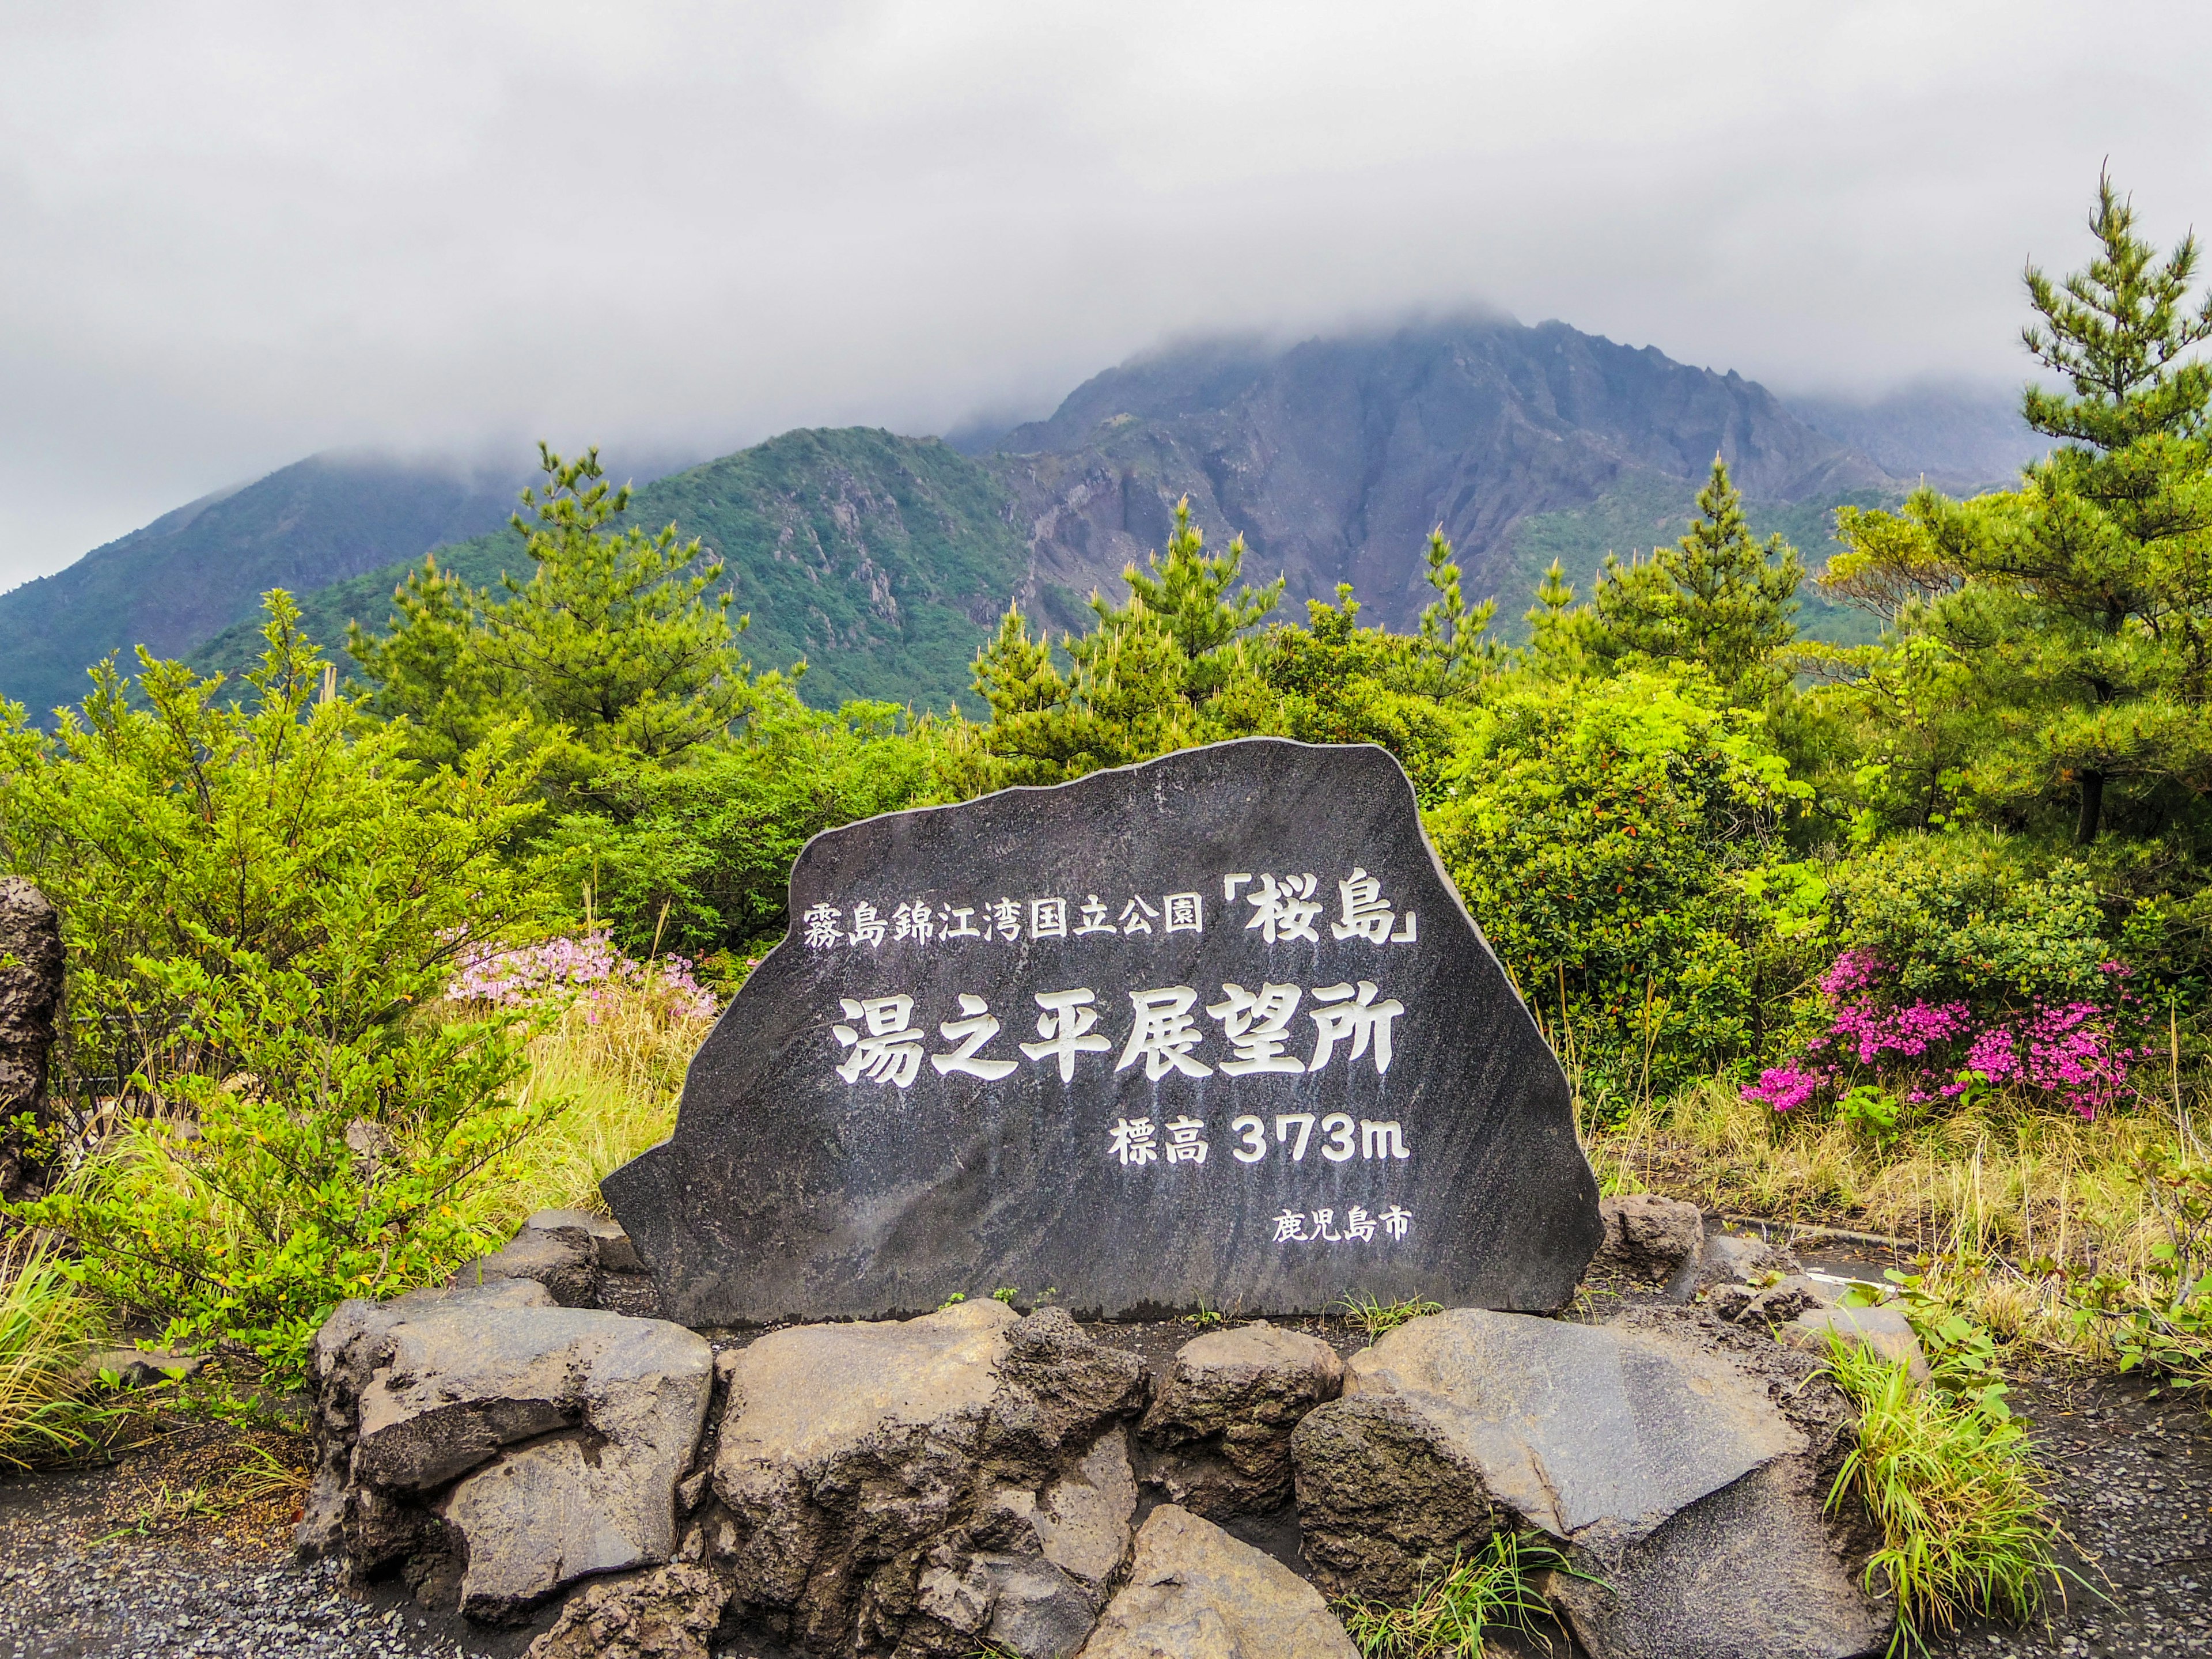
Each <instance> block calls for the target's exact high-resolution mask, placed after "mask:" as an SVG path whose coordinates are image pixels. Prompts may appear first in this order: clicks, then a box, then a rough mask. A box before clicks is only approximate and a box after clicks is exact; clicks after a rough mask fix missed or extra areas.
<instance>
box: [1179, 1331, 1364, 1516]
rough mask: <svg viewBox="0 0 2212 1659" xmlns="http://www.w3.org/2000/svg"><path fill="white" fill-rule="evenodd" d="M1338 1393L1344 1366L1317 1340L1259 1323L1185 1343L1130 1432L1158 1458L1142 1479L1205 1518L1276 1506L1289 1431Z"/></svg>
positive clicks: (1284, 1488)
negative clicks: (1148, 1477) (1149, 1479)
mask: <svg viewBox="0 0 2212 1659" xmlns="http://www.w3.org/2000/svg"><path fill="white" fill-rule="evenodd" d="M1343 1386H1344V1362H1343V1361H1342V1360H1341V1359H1340V1358H1338V1357H1337V1353H1336V1350H1335V1349H1334V1348H1332V1347H1330V1346H1328V1343H1326V1342H1324V1341H1322V1340H1321V1339H1320V1338H1319V1337H1315V1336H1308V1335H1305V1334H1303V1333H1301V1332H1297V1331H1286V1330H1281V1329H1279V1328H1276V1327H1274V1326H1272V1325H1270V1324H1268V1323H1267V1322H1266V1321H1264V1320H1259V1321H1255V1322H1253V1323H1251V1324H1249V1325H1240V1326H1238V1327H1237V1328H1235V1329H1233V1330H1225V1331H1209V1332H1207V1333H1206V1334H1205V1335H1203V1336H1200V1337H1195V1338H1194V1339H1192V1340H1190V1341H1188V1342H1186V1343H1184V1344H1183V1346H1182V1347H1181V1348H1180V1349H1179V1350H1177V1351H1176V1358H1175V1369H1174V1370H1173V1371H1172V1372H1171V1373H1170V1376H1169V1377H1168V1380H1167V1381H1166V1383H1164V1384H1163V1385H1162V1386H1161V1388H1160V1389H1159V1391H1158V1395H1157V1396H1156V1397H1155V1398H1154V1399H1153V1401H1152V1409H1151V1410H1150V1411H1148V1412H1146V1413H1145V1419H1144V1422H1143V1424H1142V1425H1140V1427H1139V1430H1138V1433H1139V1437H1141V1438H1142V1439H1143V1440H1144V1442H1145V1443H1146V1444H1147V1445H1149V1446H1152V1447H1154V1448H1157V1449H1158V1450H1159V1451H1160V1453H1161V1454H1162V1455H1161V1456H1160V1457H1159V1458H1158V1460H1157V1461H1156V1463H1155V1465H1154V1468H1153V1471H1152V1476H1153V1478H1154V1479H1155V1480H1158V1482H1159V1483H1160V1484H1161V1485H1162V1486H1164V1487H1165V1488H1166V1490H1167V1493H1168V1496H1169V1497H1170V1498H1171V1499H1172V1500H1173V1501H1174V1502H1175V1503H1176V1504H1180V1505H1182V1507H1183V1508H1184V1509H1187V1510H1190V1511H1191V1512H1192V1513H1193V1514H1194V1515H1200V1516H1205V1517H1206V1518H1207V1519H1209V1520H1214V1521H1221V1520H1227V1519H1229V1518H1230V1517H1231V1516H1239V1515H1255V1514H1262V1513H1265V1512H1266V1511H1267V1510H1273V1509H1278V1508H1280V1507H1281V1506H1282V1504H1285V1502H1287V1501H1288V1500H1289V1498H1290V1496H1291V1430H1293V1429H1295V1428H1296V1427H1297V1425H1298V1424H1299V1422H1300V1421H1301V1419H1304V1416H1305V1414H1306V1413H1308V1412H1310V1411H1311V1410H1312V1409H1313V1408H1314V1407H1316V1406H1318V1405H1320V1404H1322V1402H1323V1401H1330V1400H1334V1399H1335V1398H1336V1396H1337V1395H1338V1393H1339V1392H1340V1390H1341V1389H1343Z"/></svg>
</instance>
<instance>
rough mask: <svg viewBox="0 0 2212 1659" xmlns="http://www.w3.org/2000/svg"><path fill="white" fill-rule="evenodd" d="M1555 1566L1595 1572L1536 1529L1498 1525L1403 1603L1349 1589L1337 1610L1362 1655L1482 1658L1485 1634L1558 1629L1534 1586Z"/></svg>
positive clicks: (1384, 1658)
mask: <svg viewBox="0 0 2212 1659" xmlns="http://www.w3.org/2000/svg"><path fill="white" fill-rule="evenodd" d="M1550 1572H1565V1573H1572V1574H1573V1576H1574V1577H1577V1578H1583V1577H1589V1575H1588V1574H1586V1573H1577V1572H1575V1571H1574V1569H1573V1568H1572V1567H1571V1566H1569V1565H1567V1559H1566V1557H1565V1556H1564V1555H1562V1554H1560V1553H1559V1551H1558V1550H1556V1549H1554V1548H1553V1547H1551V1546H1550V1545H1549V1544H1546V1543H1542V1542H1541V1541H1538V1540H1537V1538H1536V1536H1535V1534H1521V1533H1514V1532H1498V1533H1495V1534H1492V1537H1491V1540H1490V1541H1489V1542H1488V1543H1486V1544H1485V1545H1484V1546H1483V1547H1482V1548H1481V1549H1480V1550H1479V1551H1477V1552H1476V1553H1475V1555H1474V1559H1471V1560H1469V1559H1463V1558H1461V1557H1457V1556H1455V1557H1454V1558H1453V1559H1452V1564H1451V1565H1450V1566H1449V1567H1448V1568H1446V1569H1445V1570H1444V1571H1443V1572H1441V1573H1438V1574H1437V1575H1436V1576H1435V1577H1432V1578H1430V1579H1428V1580H1427V1581H1425V1583H1423V1584H1422V1586H1421V1588H1420V1589H1419V1592H1418V1593H1417V1594H1416V1595H1414V1597H1413V1601H1410V1602H1408V1603H1407V1605H1405V1606H1403V1607H1392V1606H1389V1605H1388V1604H1387V1603H1384V1602H1380V1601H1368V1600H1365V1599H1364V1598H1363V1597H1359V1596H1349V1597H1346V1599H1345V1600H1344V1601H1340V1603H1338V1605H1337V1612H1338V1614H1339V1616H1340V1617H1341V1618H1342V1619H1343V1620H1344V1628H1345V1630H1346V1633H1347V1634H1349V1635H1350V1636H1351V1638H1352V1645H1353V1646H1354V1647H1357V1648H1358V1650H1359V1651H1360V1653H1361V1655H1362V1656H1363V1659H1480V1656H1481V1655H1482V1654H1483V1653H1484V1651H1485V1649H1484V1647H1483V1642H1484V1639H1485V1638H1486V1636H1492V1635H1495V1634H1497V1633H1498V1632H1501V1631H1512V1632H1516V1633H1518V1634H1520V1635H1523V1636H1535V1637H1538V1638H1541V1637H1543V1636H1544V1635H1545V1634H1546V1633H1547V1632H1556V1631H1557V1630H1558V1629H1559V1617H1558V1615H1557V1614H1556V1613H1553V1610H1552V1604H1551V1603H1550V1602H1549V1601H1547V1600H1546V1599H1545V1598H1544V1595H1543V1594H1542V1592H1541V1591H1540V1590H1539V1589H1537V1588H1536V1579H1537V1577H1538V1576H1539V1575H1540V1574H1543V1573H1550ZM1592 1582H1593V1583H1595V1582H1597V1581H1595V1580H1593V1581H1592Z"/></svg>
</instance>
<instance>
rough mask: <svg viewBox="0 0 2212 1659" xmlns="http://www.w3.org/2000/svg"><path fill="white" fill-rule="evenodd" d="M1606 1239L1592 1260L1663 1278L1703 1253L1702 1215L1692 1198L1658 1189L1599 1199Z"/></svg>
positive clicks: (1597, 1265)
mask: <svg viewBox="0 0 2212 1659" xmlns="http://www.w3.org/2000/svg"><path fill="white" fill-rule="evenodd" d="M1597 1213H1598V1219H1599V1220H1600V1221H1601V1222H1602V1223H1603V1224H1604V1226H1605V1242H1604V1243H1601V1244H1600V1245H1599V1246H1598V1249H1597V1255H1595V1257H1594V1258H1592V1260H1591V1262H1590V1266H1591V1267H1592V1268H1593V1269H1594V1270H1597V1269H1607V1270H1610V1271H1612V1272H1613V1273H1620V1274H1622V1275H1624V1276H1625V1277H1626V1278H1629V1279H1644V1280H1647V1281H1649V1282H1650V1283H1653V1284H1662V1285H1663V1284H1667V1283H1668V1282H1670V1281H1672V1280H1673V1279H1677V1278H1679V1277H1680V1275H1681V1274H1682V1273H1684V1272H1685V1271H1686V1270H1689V1269H1692V1268H1694V1267H1696V1265H1697V1263H1698V1261H1699V1256H1700V1255H1702V1254H1703V1251H1704V1249H1705V1216H1704V1215H1703V1214H1702V1213H1700V1212H1699V1209H1698V1206H1696V1205H1694V1204H1685V1203H1683V1202H1681V1201H1680V1200H1679V1199H1672V1198H1662V1197H1660V1196H1659V1195H1658V1194H1656V1193H1629V1194H1625V1195H1623V1196H1621V1197H1619V1198H1607V1199H1601V1200H1599V1201H1598V1206H1597Z"/></svg>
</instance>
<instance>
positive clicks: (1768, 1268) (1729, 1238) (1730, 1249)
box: [1676, 1233, 1805, 1293]
mask: <svg viewBox="0 0 2212 1659" xmlns="http://www.w3.org/2000/svg"><path fill="white" fill-rule="evenodd" d="M1804 1271H1805V1269H1804V1267H1803V1266H1802V1264H1801V1263H1800V1262H1799V1261H1798V1260H1797V1258H1796V1256H1795V1255H1791V1254H1790V1252H1789V1250H1787V1249H1784V1247H1783V1246H1781V1245H1779V1244H1770V1243H1767V1242H1766V1241H1765V1239H1763V1238H1752V1237H1747V1235H1744V1234H1741V1233H1715V1234H1713V1235H1712V1236H1711V1237H1709V1238H1707V1239H1706V1240H1705V1248H1704V1249H1703V1250H1702V1251H1700V1252H1699V1256H1698V1261H1697V1265H1696V1266H1695V1267H1692V1269H1691V1270H1690V1271H1689V1272H1688V1273H1686V1274H1684V1275H1683V1277H1682V1278H1681V1279H1678V1280H1677V1281H1676V1289H1677V1290H1678V1291H1681V1292H1684V1293H1693V1292H1695V1291H1705V1290H1710V1289H1711V1288H1712V1287H1713V1286H1714V1285H1749V1284H1753V1283H1755V1282H1757V1281H1758V1280H1760V1279H1765V1278H1766V1277H1767V1275H1769V1274H1770V1273H1780V1274H1784V1275H1787V1274H1790V1273H1802V1272H1804Z"/></svg>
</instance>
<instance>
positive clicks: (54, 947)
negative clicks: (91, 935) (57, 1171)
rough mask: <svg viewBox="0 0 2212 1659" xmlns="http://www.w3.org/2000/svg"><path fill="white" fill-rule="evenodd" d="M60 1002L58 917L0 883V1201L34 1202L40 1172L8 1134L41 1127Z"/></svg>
mask: <svg viewBox="0 0 2212 1659" xmlns="http://www.w3.org/2000/svg"><path fill="white" fill-rule="evenodd" d="M61 1000H62V929H61V917H60V915H58V913H57V912H56V911H55V909H54V907H53V905H52V903H51V902H48V900H47V898H46V895H45V894H44V893H41V892H40V890H38V889H37V888H35V887H33V885H32V884H30V883H29V882H28V881H27V880H26V879H24V878H22V877H21V876H0V1199H24V1198H34V1197H37V1196H39V1195H40V1194H42V1193H43V1192H45V1190H46V1170H45V1169H44V1167H43V1166H42V1165H41V1164H40V1163H39V1161H38V1159H37V1157H36V1155H35V1152H34V1149H33V1148H32V1147H28V1146H25V1145H24V1143H23V1138H22V1136H21V1133H18V1132H17V1131H16V1130H15V1128H14V1127H12V1125H13V1122H14V1120H15V1118H16V1117H18V1116H20V1115H22V1114H25V1113H28V1114H29V1115H31V1117H32V1118H33V1120H34V1121H38V1122H39V1123H40V1124H43V1123H44V1122H45V1121H46V1054H47V1051H48V1050H49V1049H50V1048H52V1045H53V1040H54V1018H55V1015H56V1014H57V1012H58V1011H59V1009H60V1007H61Z"/></svg>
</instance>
